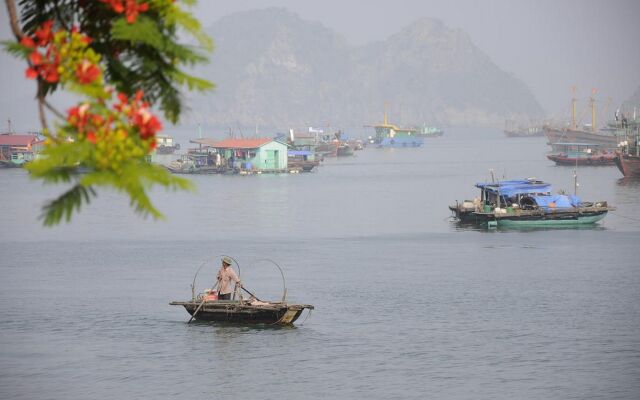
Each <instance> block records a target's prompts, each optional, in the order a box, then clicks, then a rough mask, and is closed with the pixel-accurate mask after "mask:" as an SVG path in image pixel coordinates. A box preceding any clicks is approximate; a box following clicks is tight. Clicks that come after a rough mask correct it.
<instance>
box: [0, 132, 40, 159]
mask: <svg viewBox="0 0 640 400" xmlns="http://www.w3.org/2000/svg"><path fill="white" fill-rule="evenodd" d="M39 140H40V139H39V138H38V136H37V135H15V134H2V135H0V166H4V167H20V166H22V165H23V164H24V163H25V162H28V161H31V160H32V159H33V145H34V144H35V143H36V142H38V141H39Z"/></svg>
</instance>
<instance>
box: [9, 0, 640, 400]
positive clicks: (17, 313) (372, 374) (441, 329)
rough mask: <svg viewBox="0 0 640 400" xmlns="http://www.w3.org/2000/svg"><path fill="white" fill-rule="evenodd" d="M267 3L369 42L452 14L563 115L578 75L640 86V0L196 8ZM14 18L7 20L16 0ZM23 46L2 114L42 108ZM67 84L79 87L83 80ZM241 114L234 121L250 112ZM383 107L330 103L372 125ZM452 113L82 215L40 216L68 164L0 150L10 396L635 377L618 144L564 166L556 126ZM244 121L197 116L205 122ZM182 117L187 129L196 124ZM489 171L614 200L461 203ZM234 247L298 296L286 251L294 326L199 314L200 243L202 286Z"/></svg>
mask: <svg viewBox="0 0 640 400" xmlns="http://www.w3.org/2000/svg"><path fill="white" fill-rule="evenodd" d="M267 7H279V8H283V9H286V10H288V11H290V12H292V13H295V14H296V15H297V16H299V17H300V18H301V20H302V21H315V22H309V23H310V24H311V23H316V24H317V23H319V24H322V25H323V26H324V27H327V28H329V29H331V30H333V31H334V32H337V33H338V34H339V35H341V36H342V37H344V39H345V40H346V41H347V42H348V43H349V44H350V45H353V46H365V45H366V44H367V43H372V42H376V41H384V40H386V39H387V38H389V37H390V36H393V35H394V34H396V33H397V32H399V31H400V30H401V29H402V28H404V27H406V26H408V25H410V24H411V23H412V22H414V21H416V20H418V19H420V18H424V17H427V18H435V19H438V20H441V21H442V22H443V23H444V24H445V25H446V26H447V27H448V28H447V29H449V28H451V29H454V30H455V29H459V30H461V31H464V32H465V33H466V35H468V37H469V38H470V40H471V41H472V42H473V44H474V45H475V46H477V48H479V49H480V50H481V51H482V52H483V54H486V55H487V56H488V58H490V60H491V61H492V62H493V63H495V64H496V65H497V66H498V67H499V68H500V69H501V70H502V71H506V73H508V74H511V75H513V76H515V77H516V78H517V79H518V80H520V81H522V82H524V84H525V85H526V86H527V87H528V88H529V89H530V91H531V92H532V93H533V94H534V95H535V98H536V100H537V102H538V103H539V104H540V105H541V106H542V108H543V109H544V111H545V113H546V114H547V115H549V116H566V115H567V113H566V112H567V111H568V105H569V101H570V97H571V86H574V85H575V86H577V87H578V89H579V96H580V97H581V99H582V100H584V97H586V96H588V95H589V93H590V92H591V88H598V90H599V94H598V96H601V97H599V99H600V100H599V101H604V99H606V97H611V99H612V100H611V107H610V108H611V109H613V107H615V106H616V105H618V104H620V103H622V102H623V101H624V100H625V99H627V98H628V97H629V96H631V95H632V93H634V91H635V90H636V89H637V88H638V87H639V86H640V75H639V74H638V71H640V52H638V51H637V49H638V48H639V46H638V44H639V40H640V24H638V16H640V2H638V1H633V0H616V1H610V2H601V1H593V0H585V1H577V0H569V1H551V0H541V1H507V0H501V1H498V0H490V1H471V0H464V1H452V2H444V1H442V2H440V1H438V2H436V1H418V0H415V1H409V0H397V1H394V2H382V1H364V0H354V1H346V2H345V1H336V0H327V1H323V2H309V1H295V0H248V1H243V2H210V1H206V0H201V1H200V4H199V5H198V6H197V8H196V15H197V17H198V18H199V19H200V20H201V21H202V23H203V25H204V26H205V27H210V26H212V25H214V24H215V23H216V22H217V21H220V19H221V18H224V17H228V16H229V15H232V14H233V13H237V12H244V11H251V10H256V9H263V8H267ZM305 23H306V22H305ZM447 32H449V31H448V30H447ZM0 36H1V37H2V38H10V33H9V29H8V24H7V12H6V8H5V7H4V5H3V6H2V7H0ZM418 37H419V35H418ZM215 39H216V38H215V37H214V40H215ZM24 69H25V65H24V63H23V62H19V61H17V60H14V59H13V58H11V57H9V56H8V55H6V54H5V53H4V52H0V71H1V72H0V87H2V89H3V96H0V131H4V130H5V124H6V120H7V119H8V118H11V120H12V121H13V128H14V129H15V130H17V131H25V130H38V129H39V126H38V121H37V110H36V104H35V101H33V92H34V84H33V82H31V81H27V80H25V79H23V76H24ZM216 83H218V84H222V83H223V82H216ZM499 89H500V88H498V90H499ZM390 90H391V91H393V90H394V89H393V88H391V89H390ZM211 96H216V92H215V91H214V92H212V93H211ZM273 101H274V102H276V101H278V99H274V100H273ZM53 102H54V103H55V104H56V105H57V106H58V107H59V108H60V109H64V108H65V104H68V103H69V97H67V96H60V97H56V98H54V99H53ZM583 104H584V103H581V105H583ZM599 104H602V103H599ZM304 106H305V107H307V108H308V109H310V110H312V111H313V106H314V104H308V105H304ZM396 106H397V105H396ZM418 106H419V105H418ZM397 107H399V108H402V107H401V106H397ZM469 107H470V108H471V109H473V107H474V105H470V106H469ZM382 108H383V106H382V105H380V110H381V109H382ZM375 112H376V113H377V112H379V110H375ZM243 122H244V123H243ZM243 122H238V124H237V126H236V127H233V129H234V134H236V135H237V136H244V137H249V136H252V135H254V131H253V127H251V128H247V126H251V124H250V123H247V122H246V121H243ZM372 122H374V121H362V123H361V124H358V125H357V126H340V121H335V124H336V125H335V126H336V128H339V129H343V130H344V131H345V132H346V134H348V135H350V136H351V137H361V138H364V137H366V136H367V135H372V134H374V132H373V129H372V128H370V127H365V125H366V124H371V123H372ZM390 122H395V121H393V120H391V121H390ZM414 122H416V123H417V122H418V121H414ZM289 128H290V126H289V124H288V123H286V121H285V122H283V123H282V126H275V127H269V128H267V127H264V126H263V127H258V128H256V129H257V130H258V134H257V135H259V136H268V137H272V136H273V135H274V134H275V133H276V132H280V133H282V132H285V133H286V132H288V129H289ZM296 128H298V129H306V128H307V127H302V126H297V127H296ZM444 129H445V133H444V136H442V137H437V138H428V139H425V144H424V146H423V147H419V148H400V149H382V148H375V147H373V146H370V147H368V148H366V149H364V150H362V151H357V152H355V155H354V156H353V157H340V158H329V157H327V158H326V159H325V160H324V161H323V163H322V164H321V165H320V166H319V167H318V168H317V169H315V170H314V172H312V173H306V174H304V173H300V174H262V175H250V176H239V175H189V176H187V178H188V179H190V180H192V181H193V183H194V184H195V186H196V190H195V191H194V192H177V193H174V192H166V191H163V190H159V189H154V190H152V191H151V193H150V195H151V198H152V200H153V203H154V205H155V206H157V207H158V209H159V210H160V211H161V212H162V213H163V214H164V215H165V216H166V219H165V220H161V221H153V220H150V219H143V218H140V217H139V216H138V215H136V214H135V213H134V212H133V211H132V210H131V208H130V206H129V202H128V201H127V199H126V198H125V197H124V196H123V195H122V194H120V193H114V192H112V191H108V190H98V197H97V198H96V199H94V200H92V202H91V204H90V205H88V206H86V207H83V209H82V210H81V212H80V213H79V214H78V215H76V216H74V218H73V221H72V222H71V223H62V224H61V225H60V226H57V227H54V228H44V227H42V225H41V221H40V220H38V214H39V212H40V210H41V207H42V205H43V204H45V202H46V201H48V200H51V199H53V198H55V196H57V195H59V194H60V193H62V191H63V190H64V186H63V185H62V186H51V185H43V184H42V183H41V182H40V181H34V180H32V179H30V177H29V174H28V172H27V171H26V170H24V169H20V168H7V169H0V187H1V188H2V190H0V206H2V208H1V209H2V212H1V213H0V227H1V229H0V371H2V372H0V399H16V400H31V399H54V400H58V399H60V400H76V399H77V400H92V399H154V400H164V399H204V398H216V399H236V398H238V397H244V398H247V399H262V398H269V399H271V398H273V399H276V398H277V399H327V398H334V399H425V398H435V399H446V400H449V399H451V400H454V399H455V400H457V399H491V400H497V399H505V400H512V399H592V398H593V399H624V400H637V399H638V398H640V333H639V332H640V262H639V261H638V243H639V240H640V216H638V213H637V207H638V205H639V201H638V199H640V180H637V179H626V178H622V175H621V174H620V172H619V171H618V169H617V168H616V167H615V166H605V167H579V168H577V169H576V168H574V167H562V166H556V165H554V163H552V162H551V161H549V160H548V159H547V158H546V154H547V152H548V150H549V147H548V146H547V143H546V138H544V137H530V138H506V137H505V135H504V133H503V131H502V127H501V126H496V127H487V126H471V127H469V126H466V127H460V126H446V127H444ZM228 130H229V126H224V125H222V124H218V125H216V124H214V123H210V124H205V125H203V126H202V134H203V136H205V137H218V138H219V137H222V136H224V135H226V134H227V133H228ZM164 133H167V134H170V135H172V136H173V137H174V138H175V140H176V141H177V142H178V143H180V144H181V146H182V150H181V151H182V152H185V151H186V149H187V148H189V147H191V146H192V145H191V144H190V143H189V141H190V139H193V138H195V137H196V136H197V135H198V130H197V128H196V127H194V126H187V125H186V124H182V125H178V126H176V127H173V126H170V125H168V124H167V125H166V126H165V129H164ZM177 157H179V155H178V154H176V155H165V156H160V157H159V158H158V159H157V160H158V162H160V163H163V164H168V163H170V162H171V161H172V160H174V159H176V158H177ZM491 172H493V173H494V175H495V176H496V177H497V178H498V179H519V178H529V177H536V178H538V179H541V180H544V181H546V182H549V183H551V184H553V187H554V193H556V192H558V191H560V190H564V191H565V192H566V193H574V191H575V190H577V193H578V195H579V196H580V197H581V198H582V199H583V200H585V201H607V202H608V204H609V205H612V206H614V207H615V210H614V211H612V212H610V213H609V214H608V215H607V216H606V217H605V218H604V219H603V220H602V221H601V222H599V223H597V224H594V225H591V226H585V227H580V228H575V227H574V228H556V229H539V228H538V229H502V228H501V229H487V228H482V227H469V226H462V225H459V224H458V223H456V222H454V221H452V219H451V213H450V210H449V209H448V206H449V205H451V204H455V202H456V201H464V200H465V199H473V198H474V197H476V196H478V190H477V188H475V187H474V184H475V183H477V182H482V181H489V180H491ZM574 174H577V180H578V182H579V185H578V186H577V187H576V186H574ZM222 254H229V255H233V256H234V257H235V258H236V259H237V260H238V261H239V262H240V268H238V272H240V274H241V278H242V282H243V283H244V285H245V286H246V287H247V288H248V289H249V290H251V291H252V292H253V293H255V294H256V295H257V296H258V297H260V298H261V299H264V300H279V299H280V298H281V296H282V292H283V285H282V280H281V276H280V274H279V272H278V270H277V269H276V268H274V266H273V265H272V264H271V263H270V262H267V261H265V259H271V260H275V261H277V263H278V265H279V266H281V267H282V269H283V270H284V275H285V277H286V291H287V296H288V297H287V299H288V301H290V302H292V303H303V304H313V305H314V306H315V310H314V311H313V312H312V313H310V314H306V313H305V314H303V315H302V317H301V318H300V319H299V320H298V321H297V323H296V326H294V327H278V326H257V327H256V326H239V325H225V324H213V323H203V322H196V323H191V324H188V323H187V320H188V319H189V318H188V317H189V315H188V314H187V312H186V311H185V310H184V309H183V308H182V307H176V306H170V305H169V302H170V301H173V300H180V301H184V300H189V299H190V298H191V287H190V285H191V284H192V281H193V280H194V274H195V273H196V271H197V270H198V269H199V268H200V267H201V266H202V267H203V268H202V270H201V273H200V274H199V275H198V279H197V280H196V281H195V282H196V290H197V291H202V290H204V289H205V288H208V287H211V286H212V285H213V282H214V279H215V278H214V276H215V271H216V270H217V268H218V266H219V257H220V255H222Z"/></svg>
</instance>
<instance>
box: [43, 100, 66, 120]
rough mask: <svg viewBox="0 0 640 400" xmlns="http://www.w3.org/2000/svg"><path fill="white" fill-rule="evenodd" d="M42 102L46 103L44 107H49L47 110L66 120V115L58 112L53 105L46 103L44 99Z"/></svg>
mask: <svg viewBox="0 0 640 400" xmlns="http://www.w3.org/2000/svg"><path fill="white" fill-rule="evenodd" d="M42 101H43V102H44V106H45V107H47V109H48V110H49V111H51V112H52V113H53V114H54V115H55V116H56V117H58V118H60V119H65V116H64V114H62V113H61V112H60V111H58V110H57V109H56V108H55V107H54V106H52V105H51V104H49V102H48V101H46V100H45V99H42Z"/></svg>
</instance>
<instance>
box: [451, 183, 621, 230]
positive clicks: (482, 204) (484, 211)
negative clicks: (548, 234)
mask: <svg viewBox="0 0 640 400" xmlns="http://www.w3.org/2000/svg"><path fill="white" fill-rule="evenodd" d="M475 186H476V187H477V188H478V189H480V196H479V197H476V198H475V199H474V200H465V201H463V202H458V201H456V204H454V205H451V206H449V209H450V210H451V211H452V212H453V214H454V216H455V218H456V219H457V220H458V221H460V222H462V223H472V224H481V225H487V226H488V227H518V226H523V227H530V226H543V227H544V226H565V225H582V224H594V223H596V222H598V221H600V220H601V219H603V218H604V217H605V216H606V215H607V213H608V212H609V211H612V210H615V208H613V207H609V205H608V204H607V202H606V201H598V202H585V201H582V200H581V199H580V198H579V197H578V196H576V195H567V194H556V195H554V194H552V193H551V191H552V188H551V184H549V183H546V182H543V181H540V180H538V179H535V178H529V179H518V180H505V181H496V182H481V183H476V185H475Z"/></svg>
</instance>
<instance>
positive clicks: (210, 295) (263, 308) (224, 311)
mask: <svg viewBox="0 0 640 400" xmlns="http://www.w3.org/2000/svg"><path fill="white" fill-rule="evenodd" d="M224 257H228V258H229V259H231V260H232V261H233V262H234V263H235V265H236V266H237V268H238V272H240V265H239V264H238V262H237V261H236V260H235V259H233V258H232V257H229V256H224ZM260 261H267V262H269V263H272V264H274V265H275V266H276V267H277V268H278V270H279V271H280V274H281V275H282V285H283V293H282V299H281V301H263V300H260V299H258V298H257V297H256V296H255V295H254V294H253V293H251V292H250V291H248V290H247V289H246V288H244V286H242V285H236V286H235V288H234V291H233V294H232V297H231V300H218V296H217V291H216V290H215V289H207V290H205V292H204V293H200V294H199V295H197V296H196V293H195V286H196V279H197V277H198V273H199V272H200V270H201V269H202V267H203V266H204V265H205V263H203V264H202V265H201V266H200V268H198V270H197V271H196V274H195V276H194V278H193V283H192V284H191V290H192V292H191V300H188V301H172V302H171V303H169V304H170V305H172V306H183V307H184V308H185V310H187V312H188V313H189V314H190V315H191V319H190V320H189V322H191V320H193V319H196V320H199V321H213V322H231V323H242V324H267V325H292V324H293V323H294V322H295V321H296V320H297V319H298V318H299V317H300V315H301V314H302V312H303V311H304V310H305V309H307V310H309V312H310V311H311V310H313V309H314V307H313V306H312V305H310V304H289V303H287V302H286V297H287V288H286V283H285V279H284V272H283V271H282V268H280V266H279V265H278V264H277V263H275V262H274V261H272V260H260ZM238 276H240V275H238ZM242 291H244V292H246V293H247V294H249V295H250V296H251V297H250V298H248V299H247V298H243V296H242Z"/></svg>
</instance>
